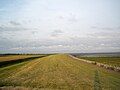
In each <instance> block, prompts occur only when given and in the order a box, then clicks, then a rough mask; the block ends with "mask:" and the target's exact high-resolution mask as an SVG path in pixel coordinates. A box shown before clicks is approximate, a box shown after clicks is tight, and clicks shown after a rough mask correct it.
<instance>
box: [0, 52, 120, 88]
mask: <svg viewBox="0 0 120 90" xmlns="http://www.w3.org/2000/svg"><path fill="white" fill-rule="evenodd" d="M119 83H120V73H118V72H114V71H109V70H106V69H103V68H101V67H97V66H95V65H92V64H88V63H85V62H82V61H79V60H76V59H74V58H72V57H70V56H69V55H66V54H56V55H49V56H46V57H42V58H36V59H34V60H31V61H26V62H21V63H16V64H13V65H10V66H6V67H2V68H0V86H1V87H2V88H6V89H8V88H12V89H14V88H17V87H18V88H21V90H26V88H27V89H40V90H101V89H102V90H119V88H120V85H119ZM16 90H18V89H16Z"/></svg>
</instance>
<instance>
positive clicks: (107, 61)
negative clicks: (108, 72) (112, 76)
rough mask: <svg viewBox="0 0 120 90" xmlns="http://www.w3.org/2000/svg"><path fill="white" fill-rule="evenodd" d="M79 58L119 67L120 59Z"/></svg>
mask: <svg viewBox="0 0 120 90" xmlns="http://www.w3.org/2000/svg"><path fill="white" fill-rule="evenodd" d="M79 58H81V59H86V60H90V61H95V62H100V63H104V64H108V65H112V66H117V67H120V57H79Z"/></svg>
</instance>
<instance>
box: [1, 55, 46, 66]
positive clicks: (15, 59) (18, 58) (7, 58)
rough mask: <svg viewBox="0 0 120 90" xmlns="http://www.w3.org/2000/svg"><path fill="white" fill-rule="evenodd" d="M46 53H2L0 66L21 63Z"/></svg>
mask: <svg viewBox="0 0 120 90" xmlns="http://www.w3.org/2000/svg"><path fill="white" fill-rule="evenodd" d="M47 55H48V54H44V55H42V54H41V55H40V54H39V55H3V56H0V67H5V66H8V65H11V64H16V63H21V62H25V61H28V60H33V59H35V58H40V57H44V56H47Z"/></svg>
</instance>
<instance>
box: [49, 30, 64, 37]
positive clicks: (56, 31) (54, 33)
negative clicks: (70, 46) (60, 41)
mask: <svg viewBox="0 0 120 90" xmlns="http://www.w3.org/2000/svg"><path fill="white" fill-rule="evenodd" d="M63 33H64V32H63V31H62V30H54V31H53V32H51V34H50V36H52V37H58V36H60V35H62V34H63Z"/></svg>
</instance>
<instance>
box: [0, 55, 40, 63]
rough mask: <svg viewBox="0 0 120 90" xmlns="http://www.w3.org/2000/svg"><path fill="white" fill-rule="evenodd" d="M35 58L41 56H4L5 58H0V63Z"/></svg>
mask: <svg viewBox="0 0 120 90" xmlns="http://www.w3.org/2000/svg"><path fill="white" fill-rule="evenodd" d="M37 56H42V55H5V56H0V62H4V61H11V60H17V59H24V58H30V57H37Z"/></svg>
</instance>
